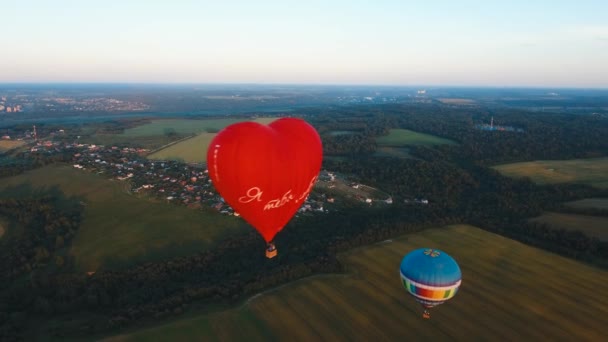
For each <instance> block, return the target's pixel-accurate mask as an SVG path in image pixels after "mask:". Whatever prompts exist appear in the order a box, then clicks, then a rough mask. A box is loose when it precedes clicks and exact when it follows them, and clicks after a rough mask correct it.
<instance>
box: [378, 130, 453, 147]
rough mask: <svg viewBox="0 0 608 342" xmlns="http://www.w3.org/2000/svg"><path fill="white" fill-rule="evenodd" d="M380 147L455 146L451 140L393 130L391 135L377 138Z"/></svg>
mask: <svg viewBox="0 0 608 342" xmlns="http://www.w3.org/2000/svg"><path fill="white" fill-rule="evenodd" d="M376 142H377V143H378V145H379V146H391V147H402V146H407V145H429V146H432V145H443V144H448V145H455V144H456V143H455V142H454V141H452V140H449V139H444V138H440V137H437V136H434V135H430V134H425V133H418V132H414V131H410V130H409V129H391V130H390V131H389V134H388V135H386V136H382V137H379V138H376Z"/></svg>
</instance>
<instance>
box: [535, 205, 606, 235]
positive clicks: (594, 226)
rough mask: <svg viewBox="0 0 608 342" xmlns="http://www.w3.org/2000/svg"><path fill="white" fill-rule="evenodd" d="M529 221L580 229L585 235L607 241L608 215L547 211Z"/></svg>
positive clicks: (568, 228) (567, 228)
mask: <svg viewBox="0 0 608 342" xmlns="http://www.w3.org/2000/svg"><path fill="white" fill-rule="evenodd" d="M531 221H534V222H543V223H547V224H549V225H550V226H551V227H555V228H561V229H566V230H580V231H582V232H583V233H585V234H586V235H589V236H593V237H597V238H598V239H600V240H602V241H608V217H602V216H589V215H578V214H561V213H550V212H549V213H544V214H543V215H541V216H539V217H535V218H533V219H531Z"/></svg>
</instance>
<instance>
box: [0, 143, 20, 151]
mask: <svg viewBox="0 0 608 342" xmlns="http://www.w3.org/2000/svg"><path fill="white" fill-rule="evenodd" d="M23 144H25V142H24V141H22V140H0V152H4V151H8V150H12V149H14V148H16V147H19V146H22V145H23Z"/></svg>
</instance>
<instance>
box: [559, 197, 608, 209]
mask: <svg viewBox="0 0 608 342" xmlns="http://www.w3.org/2000/svg"><path fill="white" fill-rule="evenodd" d="M566 205H567V206H569V207H572V208H595V209H608V198H585V199H582V200H579V201H573V202H568V203H566Z"/></svg>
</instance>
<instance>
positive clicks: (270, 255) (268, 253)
mask: <svg viewBox="0 0 608 342" xmlns="http://www.w3.org/2000/svg"><path fill="white" fill-rule="evenodd" d="M276 256H277V250H276V249H274V250H272V251H269V250H266V257H267V258H268V259H272V258H274V257H276Z"/></svg>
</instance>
